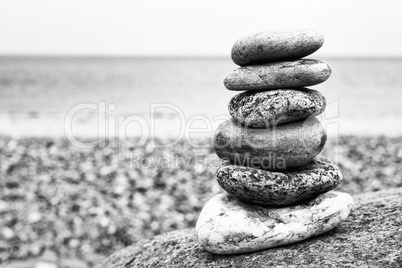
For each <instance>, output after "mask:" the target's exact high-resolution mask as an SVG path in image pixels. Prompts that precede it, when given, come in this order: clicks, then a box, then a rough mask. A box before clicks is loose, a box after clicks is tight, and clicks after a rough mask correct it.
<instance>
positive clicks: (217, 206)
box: [195, 192, 353, 254]
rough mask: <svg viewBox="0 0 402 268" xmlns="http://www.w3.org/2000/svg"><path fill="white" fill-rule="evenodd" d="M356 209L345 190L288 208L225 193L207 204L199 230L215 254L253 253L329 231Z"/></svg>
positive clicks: (326, 194)
mask: <svg viewBox="0 0 402 268" xmlns="http://www.w3.org/2000/svg"><path fill="white" fill-rule="evenodd" d="M352 208H353V199H352V197H351V196H350V195H348V194H346V193H341V192H327V193H324V194H321V195H319V196H318V197H316V198H315V199H312V200H311V201H309V202H306V203H302V204H300V205H297V206H289V207H284V208H272V207H262V206H257V205H255V204H250V203H247V202H242V201H240V200H238V199H237V198H234V197H232V196H230V195H227V194H226V193H225V194H218V195H216V196H214V197H213V198H211V199H210V200H209V201H208V202H207V203H206V204H205V206H204V208H203V209H202V211H201V213H200V217H199V218H198V221H197V225H196V227H195V229H196V233H197V238H198V242H199V243H200V245H201V246H202V247H204V248H205V249H206V250H208V251H210V252H212V253H216V254H238V253H245V252H253V251H257V250H261V249H267V248H272V247H276V246H280V245H287V244H291V243H295V242H298V241H301V240H304V239H307V238H309V237H312V236H316V235H319V234H322V233H324V232H327V231H329V230H331V229H333V228H334V227H336V226H337V225H339V224H340V223H341V222H342V221H344V220H345V219H346V217H347V216H348V215H349V212H350V211H351V209H352Z"/></svg>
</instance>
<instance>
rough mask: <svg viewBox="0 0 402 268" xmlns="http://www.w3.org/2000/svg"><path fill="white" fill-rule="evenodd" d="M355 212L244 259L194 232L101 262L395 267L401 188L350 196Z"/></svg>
mask: <svg viewBox="0 0 402 268" xmlns="http://www.w3.org/2000/svg"><path fill="white" fill-rule="evenodd" d="M353 199H354V200H355V203H356V208H355V209H354V210H353V211H352V212H351V213H350V215H349V216H348V217H347V219H346V220H345V221H344V222H342V224H340V225H339V226H338V227H336V228H335V229H333V230H331V231H329V232H326V233H324V234H322V235H320V236H316V237H312V238H310V239H307V240H304V241H301V242H299V243H294V244H290V245H287V246H281V247H276V248H271V249H268V250H260V251H256V252H253V253H249V254H234V255H216V254H213V253H210V252H209V251H206V250H204V249H203V248H202V247H201V245H199V243H198V241H197V238H196V234H195V231H194V229H193V228H187V229H182V230H176V231H172V232H167V233H164V234H161V235H158V236H156V237H152V238H149V239H143V240H141V241H138V242H137V243H135V244H133V245H131V246H129V247H126V248H124V249H121V250H118V251H116V252H115V253H113V254H112V255H111V256H109V257H108V258H107V259H106V260H104V262H103V266H102V267H107V268H123V267H124V268H134V267H143V268H155V267H171V268H190V267H197V268H211V267H220V268H229V267H230V268H233V267H237V268H240V267H247V268H261V267H298V268H299V267H302V268H322V267H327V266H328V267H356V266H359V267H400V264H401V263H402V256H401V255H400V254H399V252H400V249H401V238H402V237H401V234H402V188H401V187H399V188H395V189H389V190H383V191H377V192H371V193H364V194H359V195H356V196H353Z"/></svg>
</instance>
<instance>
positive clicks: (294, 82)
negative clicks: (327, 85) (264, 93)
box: [223, 59, 331, 91]
mask: <svg viewBox="0 0 402 268" xmlns="http://www.w3.org/2000/svg"><path fill="white" fill-rule="evenodd" d="M330 75H331V69H330V68H329V66H328V65H327V64H326V63H325V62H323V61H320V60H312V59H301V60H296V61H283V62H273V63H266V64H261V65H252V66H246V67H241V68H238V69H236V70H234V71H232V72H230V73H229V74H228V75H227V76H226V78H225V79H224V81H223V83H224V85H225V87H226V88H227V89H229V90H237V91H241V90H266V89H278V88H299V87H306V86H313V85H317V84H319V83H322V82H324V81H325V80H327V79H328V78H329V76H330Z"/></svg>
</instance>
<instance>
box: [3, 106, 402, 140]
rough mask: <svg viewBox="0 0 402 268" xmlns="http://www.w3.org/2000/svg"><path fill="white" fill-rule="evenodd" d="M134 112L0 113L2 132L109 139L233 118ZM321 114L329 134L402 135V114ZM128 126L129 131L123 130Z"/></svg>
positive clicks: (200, 129)
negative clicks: (103, 115) (69, 114)
mask: <svg viewBox="0 0 402 268" xmlns="http://www.w3.org/2000/svg"><path fill="white" fill-rule="evenodd" d="M120 116H121V115H120ZM131 116H134V117H135V118H132V119H130V117H129V116H125V117H124V116H123V117H124V118H125V120H126V121H125V122H123V121H119V120H120V119H119V118H118V116H113V117H111V116H109V117H108V118H106V120H103V121H102V119H101V120H99V119H98V115H97V114H95V113H92V114H84V115H81V116H75V117H74V118H73V119H72V120H70V121H68V119H67V120H66V117H65V115H64V114H52V113H48V114H44V113H42V114H41V113H35V112H31V113H0V135H1V136H10V137H13V138H24V137H26V138H29V137H44V138H46V137H49V138H65V137H66V135H67V136H68V135H69V133H70V135H71V134H72V135H73V136H74V137H76V138H80V139H87V138H94V137H99V136H102V135H103V136H104V137H105V138H106V139H107V138H115V137H120V138H127V139H129V138H136V137H141V136H148V138H150V137H156V138H163V139H172V138H177V137H179V136H183V137H184V136H187V135H192V136H197V137H200V138H205V137H209V136H211V135H212V134H213V133H214V131H215V130H216V128H217V127H218V126H219V125H220V124H221V123H222V122H223V121H224V120H226V119H229V118H230V116H229V115H228V114H226V115H225V114H222V115H192V116H187V115H183V117H182V118H180V117H179V116H177V114H167V115H165V114H157V115H155V116H154V117H153V118H151V117H150V116H149V115H144V114H135V115H131ZM317 118H318V119H319V120H320V121H321V123H322V124H323V125H324V126H325V127H326V129H327V131H328V133H329V136H339V135H359V136H380V135H384V136H389V137H397V136H402V125H401V124H398V122H400V121H401V120H402V118H398V116H394V117H390V116H388V117H382V118H381V117H379V118H378V119H377V120H376V119H374V118H367V117H362V116H359V117H353V118H346V117H342V118H335V119H333V118H329V119H326V118H325V115H323V116H318V117H317ZM119 122H120V123H119ZM66 124H67V125H66ZM66 126H67V127H66ZM68 126H71V127H68ZM66 130H67V131H66ZM124 130H125V134H122V132H123V131H124Z"/></svg>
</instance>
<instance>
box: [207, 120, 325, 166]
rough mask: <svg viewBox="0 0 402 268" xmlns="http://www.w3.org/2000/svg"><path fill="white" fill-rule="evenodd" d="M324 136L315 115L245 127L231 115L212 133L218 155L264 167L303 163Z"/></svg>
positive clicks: (232, 161) (238, 162)
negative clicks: (274, 124) (295, 120)
mask: <svg viewBox="0 0 402 268" xmlns="http://www.w3.org/2000/svg"><path fill="white" fill-rule="evenodd" d="M326 140H327V135H326V131H325V129H324V127H323V126H322V125H321V123H320V122H319V121H318V120H317V118H315V117H313V118H308V119H307V120H305V121H298V122H292V123H288V124H284V125H278V126H274V127H272V128H266V129H259V128H245V127H243V126H242V125H241V124H240V123H238V122H237V121H236V120H234V119H230V120H227V121H226V122H224V123H222V124H221V125H220V126H219V127H218V129H217V130H216V131H215V133H214V136H213V144H214V147H215V152H216V154H217V155H218V156H219V157H220V158H222V159H226V160H229V161H230V162H231V163H233V164H235V165H241V166H251V167H257V168H261V169H265V170H286V169H289V168H292V167H299V166H304V165H306V164H307V163H309V162H310V161H311V160H313V158H314V157H315V156H317V155H318V154H319V153H320V152H321V150H322V148H323V147H324V145H325V142H326Z"/></svg>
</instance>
